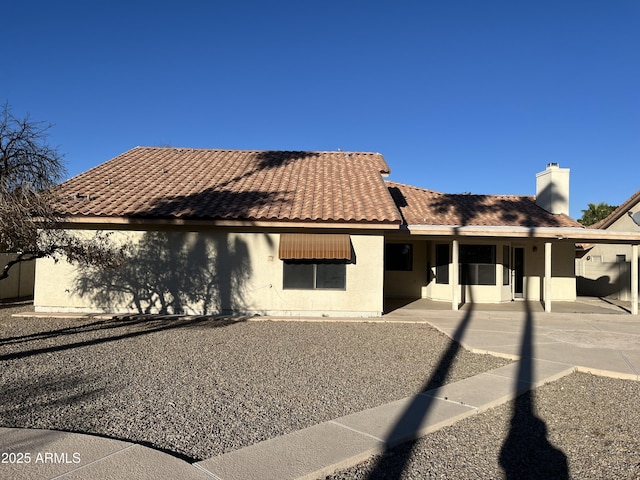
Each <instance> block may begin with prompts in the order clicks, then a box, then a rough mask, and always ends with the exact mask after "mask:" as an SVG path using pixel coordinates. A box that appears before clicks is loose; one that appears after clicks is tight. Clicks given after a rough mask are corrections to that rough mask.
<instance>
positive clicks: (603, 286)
mask: <svg viewBox="0 0 640 480" xmlns="http://www.w3.org/2000/svg"><path fill="white" fill-rule="evenodd" d="M638 210H640V202H635V203H632V204H630V205H629V207H628V208H627V211H632V212H636V211H638ZM607 230H613V231H618V232H640V226H638V225H636V224H635V222H634V221H633V220H632V219H631V217H629V216H628V215H627V214H626V212H625V213H624V214H623V215H622V216H621V217H620V218H618V219H617V220H616V221H615V222H614V223H612V224H611V225H610V226H609V227H608V228H607ZM631 251H632V250H631V245H624V244H596V245H594V246H593V247H592V248H590V249H589V250H588V251H587V252H586V253H585V254H584V255H583V256H582V258H578V259H576V261H575V270H576V278H577V291H578V295H590V296H600V297H611V298H615V299H618V300H626V301H629V300H631ZM619 255H624V260H622V258H619V257H618V256H619Z"/></svg>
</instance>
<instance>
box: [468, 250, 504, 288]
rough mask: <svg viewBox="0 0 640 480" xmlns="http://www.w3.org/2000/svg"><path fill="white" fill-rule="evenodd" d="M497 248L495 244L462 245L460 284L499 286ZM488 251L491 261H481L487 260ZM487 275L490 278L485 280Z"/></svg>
mask: <svg viewBox="0 0 640 480" xmlns="http://www.w3.org/2000/svg"><path fill="white" fill-rule="evenodd" d="M482 250H486V251H484V252H483V251H482ZM496 250H497V249H496V245H493V244H464V245H460V260H459V263H460V265H459V268H460V285H474V286H476V285H477V286H493V287H495V286H497V281H498V278H497V274H496V265H497V263H496ZM487 253H488V254H489V258H488V259H489V261H479V260H487V258H483V257H485V256H486V254H487ZM474 260H475V261H474ZM483 267H485V268H483ZM487 267H491V268H487ZM487 274H488V275H487ZM485 276H486V277H488V278H489V280H483V277H485Z"/></svg>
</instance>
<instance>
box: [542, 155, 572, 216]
mask: <svg viewBox="0 0 640 480" xmlns="http://www.w3.org/2000/svg"><path fill="white" fill-rule="evenodd" d="M536 204H537V205H538V206H539V207H542V208H544V209H545V210H546V211H547V212H549V213H553V214H557V213H564V214H566V215H569V169H568V168H560V165H558V164H557V163H549V164H547V168H546V169H545V171H544V172H540V173H538V174H536Z"/></svg>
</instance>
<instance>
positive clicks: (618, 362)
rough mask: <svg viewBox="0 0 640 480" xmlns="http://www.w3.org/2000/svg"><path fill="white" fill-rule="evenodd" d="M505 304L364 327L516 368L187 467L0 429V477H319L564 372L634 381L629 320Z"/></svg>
mask: <svg viewBox="0 0 640 480" xmlns="http://www.w3.org/2000/svg"><path fill="white" fill-rule="evenodd" d="M515 303H517V302H514V303H513V304H507V305H501V306H499V307H496V306H493V308H491V309H487V308H486V307H485V308H481V306H479V305H477V306H475V305H472V306H467V307H465V308H463V309H462V310H460V311H458V312H452V311H447V310H434V309H433V308H429V307H430V305H429V304H428V302H425V301H417V302H412V303H409V304H407V305H405V306H404V307H402V308H399V309H397V310H394V311H393V312H391V313H389V314H388V315H386V316H384V317H383V318H381V319H373V320H372V319H369V320H367V321H380V322H427V323H429V324H431V325H433V326H434V327H435V328H437V329H439V330H440V331H442V332H444V333H445V334H447V335H449V336H450V337H451V338H452V339H456V340H457V341H458V342H460V343H462V345H463V346H465V348H467V349H469V350H471V351H474V352H478V353H492V354H495V355H500V356H503V357H507V358H512V359H514V360H519V361H516V362H514V363H513V364H511V365H507V366H505V367H501V368H498V369H495V370H492V371H490V372H486V373H482V374H480V375H476V376H474V377H471V378H467V379H464V380H461V381H459V382H455V383H452V384H448V385H446V386H443V387H441V388H438V389H434V390H430V391H427V392H423V393H421V394H419V395H416V396H414V397H408V398H404V399H401V400H398V401H396V402H392V403H389V404H386V405H381V406H379V407H375V408H372V409H369V410H365V411H362V412H358V413H355V414H351V415H347V416H345V417H341V418H337V419H334V420H331V421H329V422H325V423H321V424H318V425H315V426H313V427H310V428H307V429H304V430H300V431H298V432H294V433H291V434H288V435H284V436H282V437H278V438H274V439H271V440H267V441H264V442H261V443H258V444H255V445H252V446H249V447H246V448H243V449H240V450H236V451H234V452H230V453H228V454H225V455H221V456H218V457H214V458H210V459H208V460H204V461H202V462H197V463H195V464H193V465H191V464H189V463H187V462H184V461H182V460H180V459H178V458H175V457H173V456H171V455H168V454H164V453H162V452H158V451H156V450H153V449H150V448H146V447H143V446H141V445H135V444H132V443H129V442H123V441H118V440H112V439H107V438H101V437H95V436H91V435H84V434H73V433H65V432H55V431H47V430H30V429H17V428H0V452H3V454H5V455H7V454H8V453H9V452H11V453H12V454H15V455H12V456H7V458H6V460H7V461H8V462H9V463H0V478H12V479H23V478H24V479H54V478H60V479H71V478H73V479H85V478H91V479H98V480H100V479H108V478H109V479H111V478H113V479H119V478H137V479H147V478H148V479H157V478H184V479H191V478H193V479H207V478H208V479H211V478H217V479H222V480H232V479H238V480H240V479H241V480H249V479H253V478H255V479H258V478H259V479H287V478H310V479H313V478H320V477H322V476H323V475H326V474H330V473H332V472H333V471H335V470H336V469H339V468H342V467H347V466H351V465H354V464H356V463H358V462H359V461H362V460H365V459H366V458H368V457H369V456H371V455H372V454H375V453H381V452H383V451H384V450H385V449H387V448H390V447H392V446H393V445H397V444H399V443H402V442H403V441H406V440H409V439H412V438H416V437H419V436H422V435H425V434H427V433H429V432H432V431H434V430H437V429H439V428H442V427H443V426H446V425H451V424H452V423H455V422H456V421H458V420H461V419H463V418H465V417H468V416H470V415H475V414H477V413H480V412H482V411H484V410H487V409H489V408H492V407H494V406H496V405H499V404H502V403H504V402H506V401H509V400H511V399H513V398H514V397H515V396H516V395H518V394H519V393H522V392H524V391H526V390H529V389H531V388H535V387H537V386H539V385H542V384H544V383H547V382H550V381H553V380H556V379H558V378H560V377H562V376H564V375H567V374H569V373H572V372H574V371H586V372H592V373H596V374H603V375H608V376H614V377H617V378H624V379H631V380H640V373H639V372H640V319H638V318H637V317H634V316H631V315H622V314H621V313H624V312H623V311H622V310H620V309H619V308H618V307H616V306H612V305H610V304H606V303H604V302H600V303H598V302H597V301H591V302H586V303H585V304H584V305H577V306H576V305H575V303H574V302H571V303H572V305H569V306H566V307H565V308H564V309H563V305H561V304H560V305H559V304H557V303H556V304H554V310H555V312H554V313H544V312H542V311H541V309H540V308H539V306H538V305H530V304H526V303H524V302H522V303H519V304H515ZM563 310H564V311H563ZM566 310H570V311H569V312H567V311H566ZM576 310H578V311H576ZM452 345H455V342H453V341H452ZM443 361H444V360H443ZM445 366H446V365H445ZM21 454H22V455H21ZM27 454H28V455H27ZM27 457H28V458H27ZM20 459H21V460H22V463H17V462H18V461H19V460H20ZM0 460H5V458H4V457H3V458H2V459H0Z"/></svg>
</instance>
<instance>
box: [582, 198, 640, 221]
mask: <svg viewBox="0 0 640 480" xmlns="http://www.w3.org/2000/svg"><path fill="white" fill-rule="evenodd" d="M638 202H640V190H638V191H637V192H636V193H634V194H633V195H631V196H630V197H629V198H628V199H627V200H626V201H625V202H624V203H623V204H622V205H620V206H619V207H618V208H616V209H615V210H614V211H613V212H611V213H610V214H609V215H608V216H607V217H605V218H603V219H602V220H600V221H599V222H596V223H594V224H593V225H589V227H588V228H601V229H606V228H608V227H610V226H611V225H612V224H613V223H614V222H615V221H616V220H618V219H619V218H620V217H621V216H623V215H626V213H627V212H628V211H629V209H630V208H631V207H632V206H633V205H635V204H636V203H638Z"/></svg>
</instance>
